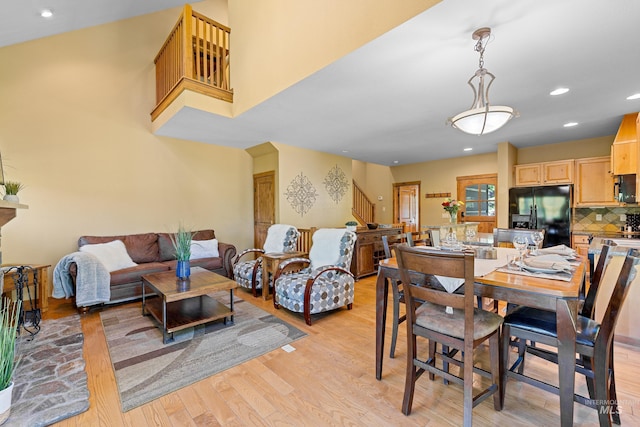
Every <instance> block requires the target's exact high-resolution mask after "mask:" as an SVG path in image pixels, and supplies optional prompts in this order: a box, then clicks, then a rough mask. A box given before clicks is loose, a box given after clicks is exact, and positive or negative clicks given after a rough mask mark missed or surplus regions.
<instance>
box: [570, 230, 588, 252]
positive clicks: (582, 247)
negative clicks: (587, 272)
mask: <svg viewBox="0 0 640 427" xmlns="http://www.w3.org/2000/svg"><path fill="white" fill-rule="evenodd" d="M571 247H572V248H573V249H575V251H576V252H577V253H578V255H582V256H584V257H587V256H588V255H589V236H588V235H586V234H574V235H572V236H571Z"/></svg>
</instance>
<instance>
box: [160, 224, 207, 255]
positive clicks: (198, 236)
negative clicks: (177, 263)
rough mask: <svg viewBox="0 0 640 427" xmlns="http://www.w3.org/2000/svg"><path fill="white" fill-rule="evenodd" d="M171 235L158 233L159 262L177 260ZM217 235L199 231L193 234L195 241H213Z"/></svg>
mask: <svg viewBox="0 0 640 427" xmlns="http://www.w3.org/2000/svg"><path fill="white" fill-rule="evenodd" d="M169 234H170V233H158V248H159V253H160V255H159V257H158V258H159V259H158V260H159V261H161V262H164V261H172V260H175V259H176V251H175V249H174V248H173V243H171V238H170V237H169ZM215 238H216V234H215V232H214V231H213V230H199V231H196V232H195V233H194V234H193V238H192V239H193V240H211V239H215Z"/></svg>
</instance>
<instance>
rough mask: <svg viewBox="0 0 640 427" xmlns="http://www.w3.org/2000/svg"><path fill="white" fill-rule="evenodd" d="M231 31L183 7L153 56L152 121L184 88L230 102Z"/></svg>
mask: <svg viewBox="0 0 640 427" xmlns="http://www.w3.org/2000/svg"><path fill="white" fill-rule="evenodd" d="M230 36H231V29H230V28H229V27H227V26H225V25H222V24H220V23H219V22H216V21H214V20H213V19H210V18H207V17H206V16H204V15H201V14H199V13H198V12H194V11H193V10H192V9H191V6H190V5H188V4H186V5H185V6H184V9H183V12H182V14H181V15H180V18H179V19H178V22H176V25H175V26H174V27H173V29H172V30H171V33H170V34H169V36H168V37H167V39H166V40H165V42H164V44H163V45H162V47H161V48H160V51H159V52H158V54H157V55H156V58H155V60H154V63H155V65H156V107H155V108H154V110H153V111H152V113H151V119H152V120H155V119H156V118H157V117H158V116H159V115H160V113H162V111H164V110H165V108H167V106H169V105H170V104H171V102H172V101H173V100H174V99H175V98H176V97H177V96H178V95H180V93H182V91H184V90H185V89H189V90H193V91H195V92H198V93H203V94H205V95H209V96H212V97H215V98H218V99H222V100H224V101H228V102H233V90H232V89H231V84H230V81H229V76H230V74H229V65H230V57H231V50H230V48H229V42H230Z"/></svg>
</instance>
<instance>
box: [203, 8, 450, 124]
mask: <svg viewBox="0 0 640 427" xmlns="http://www.w3.org/2000/svg"><path fill="white" fill-rule="evenodd" d="M437 3H439V0H412V1H404V2H397V1H388V0H356V1H353V0H351V1H344V0H322V1H310V0H306V1H301V0H260V1H247V0H229V26H230V27H231V44H232V50H233V53H232V60H231V86H232V87H233V88H234V89H236V91H235V93H234V103H233V110H234V115H235V116H237V115H239V114H241V113H242V112H244V111H246V110H248V109H249V108H251V107H253V106H255V105H256V104H259V103H260V102H262V101H264V100H266V99H268V98H270V97H271V96H273V95H275V94H276V93H278V92H280V91H282V90H283V89H286V88H287V87H289V86H291V85H292V84H294V83H296V82H298V81H300V80H302V79H303V78H305V77H307V76H309V75H311V74H313V73H314V72H316V71H318V70H320V69H321V68H323V67H325V66H326V65H328V64H330V63H332V62H333V61H335V60H337V59H339V58H341V57H343V56H344V55H346V54H347V53H349V52H351V51H353V50H354V49H356V48H358V47H360V46H362V45H364V44H365V43H367V42H369V41H371V40H373V39H374V38H376V37H378V36H380V35H381V34H383V33H385V32H387V31H389V30H391V29H392V28H395V27H397V26H398V25H400V24H401V23H402V22H404V21H406V20H408V19H410V18H412V17H414V16H416V15H417V14H419V13H421V12H423V11H425V10H426V9H428V8H429V7H431V6H433V5H434V4H437ZM195 7H196V8H199V7H200V6H199V5H197V6H195ZM256 35H258V36H256ZM292 35H295V37H292ZM248 88H250V89H251V90H247V89H248Z"/></svg>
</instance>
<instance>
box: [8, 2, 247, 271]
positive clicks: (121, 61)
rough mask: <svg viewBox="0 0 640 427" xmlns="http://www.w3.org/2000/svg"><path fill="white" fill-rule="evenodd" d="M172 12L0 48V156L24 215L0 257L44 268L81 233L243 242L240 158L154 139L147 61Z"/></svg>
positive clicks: (243, 166) (239, 153) (243, 165)
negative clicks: (184, 231)
mask: <svg viewBox="0 0 640 427" xmlns="http://www.w3.org/2000/svg"><path fill="white" fill-rule="evenodd" d="M178 13H179V9H174V10H170V11H164V12H159V13H155V14H151V15H146V16H142V17H138V18H133V19H129V20H125V21H120V22H116V23H113V24H106V25H102V26H98V27H94V28H89V29H85V30H79V31H75V32H71V33H66V34H61V35H58V36H54V37H49V38H44V39H39V40H35V41H32V42H27V43H22V44H18V45H14V46H8V47H4V48H0V63H1V64H3V66H2V67H0V93H1V94H2V95H1V96H0V150H1V153H2V159H3V163H4V165H5V174H6V177H7V178H8V179H10V180H18V181H21V182H23V183H24V184H25V185H26V189H25V190H24V191H22V192H21V193H20V199H21V202H22V203H24V204H27V205H29V209H28V210H23V211H19V212H18V216H17V218H16V219H14V220H13V221H11V222H10V223H8V224H7V225H5V226H4V227H3V228H2V251H3V260H4V261H6V262H20V263H26V262H34V263H47V264H52V265H55V264H56V262H57V261H58V260H59V259H60V258H61V257H62V256H63V255H64V254H66V253H69V252H71V251H74V250H76V249H77V246H76V242H77V239H78V237H79V236H81V235H84V234H98V235H109V234H121V233H138V232H148V231H170V230H174V229H176V228H177V226H178V224H179V223H180V222H183V223H184V224H186V225H189V226H192V227H193V228H205V227H206V228H214V229H215V230H216V234H217V235H218V237H219V239H220V240H222V241H225V242H231V243H234V244H236V245H237V246H238V247H247V246H248V245H250V244H251V243H252V241H253V233H252V215H253V213H252V208H251V206H252V199H251V191H241V190H242V189H246V188H251V186H252V180H251V172H252V159H251V156H250V155H249V154H248V153H246V152H245V151H243V150H238V149H232V148H226V147H219V146H213V145H207V144H201V143H194V142H188V141H182V140H176V139H170V138H163V137H156V136H154V135H153V134H152V133H151V132H150V124H151V121H150V116H149V113H150V112H151V109H152V108H153V106H154V102H155V99H154V98H155V94H154V84H155V83H154V81H155V78H154V68H153V58H154V56H155V54H156V53H157V51H158V49H159V47H160V46H161V44H162V42H163V41H164V39H165V38H166V36H167V34H168V32H169V30H170V28H171V27H172V26H173V24H174V23H175V20H176V19H177V16H178Z"/></svg>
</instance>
